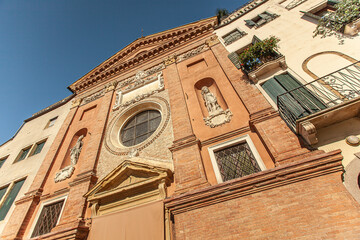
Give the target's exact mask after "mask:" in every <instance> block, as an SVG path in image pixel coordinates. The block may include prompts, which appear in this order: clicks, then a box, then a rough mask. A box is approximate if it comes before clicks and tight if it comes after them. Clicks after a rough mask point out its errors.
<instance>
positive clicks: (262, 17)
mask: <svg viewBox="0 0 360 240" xmlns="http://www.w3.org/2000/svg"><path fill="white" fill-rule="evenodd" d="M278 16H279V15H277V14H274V13H270V12H268V11H265V12H263V13H261V14H259V15H257V16H256V17H254V18H252V19H249V20H245V23H246V25H247V26H248V27H250V28H252V27H255V28H258V27H261V26H262V25H264V24H266V23H268V22H270V21H272V20H274V19H275V18H277V17H278Z"/></svg>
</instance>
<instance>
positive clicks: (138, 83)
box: [113, 72, 165, 110]
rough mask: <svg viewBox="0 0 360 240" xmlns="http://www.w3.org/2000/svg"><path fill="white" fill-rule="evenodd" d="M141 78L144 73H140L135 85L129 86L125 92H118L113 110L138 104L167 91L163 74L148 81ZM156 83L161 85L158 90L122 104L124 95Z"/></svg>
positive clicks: (160, 73)
mask: <svg viewBox="0 0 360 240" xmlns="http://www.w3.org/2000/svg"><path fill="white" fill-rule="evenodd" d="M141 76H144V75H143V73H140V74H139V75H137V76H136V78H137V80H136V81H135V82H134V83H133V84H131V85H129V86H127V87H126V88H125V89H124V90H118V91H117V92H116V99H115V104H114V106H113V110H117V109H119V108H120V107H126V106H129V105H130V104H133V103H136V102H138V101H140V100H142V99H144V98H147V97H149V96H151V95H153V94H155V93H158V92H160V91H162V90H164V89H165V85H164V78H163V75H162V72H158V73H157V74H156V75H155V76H153V77H149V78H146V79H143V78H142V77H141ZM154 81H158V83H159V85H158V88H157V89H156V90H153V91H151V92H148V93H144V94H141V95H137V96H136V97H135V98H133V99H131V100H129V101H126V102H124V103H123V102H122V98H123V95H124V94H126V93H128V92H130V91H133V90H135V89H137V88H140V87H142V86H144V85H146V84H149V83H151V82H154Z"/></svg>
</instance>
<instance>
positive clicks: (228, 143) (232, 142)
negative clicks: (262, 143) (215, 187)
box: [208, 134, 267, 183]
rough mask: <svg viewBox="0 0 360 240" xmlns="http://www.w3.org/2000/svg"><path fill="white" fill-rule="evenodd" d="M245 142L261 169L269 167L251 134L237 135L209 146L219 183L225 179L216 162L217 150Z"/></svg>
mask: <svg viewBox="0 0 360 240" xmlns="http://www.w3.org/2000/svg"><path fill="white" fill-rule="evenodd" d="M245 142H246V143H247V144H248V146H249V148H250V150H251V152H252V154H253V155H254V158H255V160H256V162H257V163H258V165H259V167H260V169H261V171H264V170H266V169H267V168H266V166H265V164H264V162H263V160H262V159H261V157H260V154H259V152H258V151H257V150H256V147H255V145H254V143H253V141H252V140H251V138H250V136H249V134H246V135H244V136H241V137H237V138H235V139H232V140H229V141H225V142H222V143H219V144H216V145H214V146H211V147H209V148H208V152H209V155H210V160H211V164H212V166H213V169H214V173H215V177H216V180H217V182H218V183H222V182H224V181H223V179H222V177H221V174H220V170H219V166H218V164H217V162H216V158H215V152H216V151H219V150H222V149H225V148H228V147H231V146H234V145H237V144H241V143H245Z"/></svg>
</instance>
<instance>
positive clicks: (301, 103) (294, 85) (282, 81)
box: [262, 74, 326, 117]
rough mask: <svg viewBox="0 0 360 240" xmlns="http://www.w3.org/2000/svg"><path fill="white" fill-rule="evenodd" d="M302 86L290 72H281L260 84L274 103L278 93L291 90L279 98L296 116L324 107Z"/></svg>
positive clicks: (276, 101)
mask: <svg viewBox="0 0 360 240" xmlns="http://www.w3.org/2000/svg"><path fill="white" fill-rule="evenodd" d="M302 86H303V85H302V84H301V83H300V82H299V81H298V80H296V79H295V78H294V77H293V76H291V75H290V74H282V75H277V76H275V77H273V78H271V79H269V80H267V81H266V82H265V83H264V84H263V85H262V88H263V89H264V90H265V92H266V93H267V94H268V95H269V97H270V98H271V99H272V100H273V101H274V102H275V103H276V104H278V96H279V95H281V94H283V93H286V92H288V91H291V90H293V91H291V92H290V93H289V94H285V95H282V96H281V98H282V101H283V102H284V103H286V104H287V105H288V106H289V107H290V109H291V111H292V113H293V114H295V115H296V116H297V117H303V116H306V115H308V114H309V113H311V112H313V111H318V110H321V109H325V108H326V107H325V105H324V104H323V103H322V102H321V100H319V99H318V98H316V97H315V96H314V95H313V94H312V93H311V92H310V91H309V90H308V89H307V88H305V87H302Z"/></svg>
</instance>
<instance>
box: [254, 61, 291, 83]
mask: <svg viewBox="0 0 360 240" xmlns="http://www.w3.org/2000/svg"><path fill="white" fill-rule="evenodd" d="M278 67H281V68H282V69H286V68H287V65H286V61H285V56H280V57H278V58H277V59H274V60H271V61H268V62H265V63H263V64H262V65H261V66H259V67H258V68H256V69H255V70H253V71H251V72H248V77H249V79H250V80H251V81H253V82H254V83H257V82H258V79H259V77H260V76H262V75H264V74H265V73H267V72H269V71H271V70H273V69H275V68H278Z"/></svg>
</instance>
